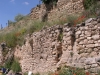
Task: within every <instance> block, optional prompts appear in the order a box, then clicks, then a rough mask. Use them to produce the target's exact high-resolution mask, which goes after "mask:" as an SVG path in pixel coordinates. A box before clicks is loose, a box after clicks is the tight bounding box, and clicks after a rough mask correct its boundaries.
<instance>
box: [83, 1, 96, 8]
mask: <svg viewBox="0 0 100 75" xmlns="http://www.w3.org/2000/svg"><path fill="white" fill-rule="evenodd" d="M97 1H98V0H84V1H83V5H84V8H85V9H89V8H90V7H91V6H92V5H94V4H96V2H97Z"/></svg>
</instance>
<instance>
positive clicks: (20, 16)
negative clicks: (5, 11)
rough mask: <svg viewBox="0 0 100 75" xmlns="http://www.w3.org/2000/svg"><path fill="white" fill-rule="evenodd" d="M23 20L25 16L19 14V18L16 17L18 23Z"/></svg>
mask: <svg viewBox="0 0 100 75" xmlns="http://www.w3.org/2000/svg"><path fill="white" fill-rule="evenodd" d="M23 18H24V15H22V14H18V15H17V16H15V21H16V22H18V21H20V20H22V19H23Z"/></svg>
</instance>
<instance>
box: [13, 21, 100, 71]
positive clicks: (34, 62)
mask: <svg viewBox="0 0 100 75" xmlns="http://www.w3.org/2000/svg"><path fill="white" fill-rule="evenodd" d="M95 21H96V20H95ZM88 22H89V23H86V25H84V26H81V25H80V26H77V27H75V32H73V28H72V27H70V26H63V25H62V27H60V26H52V27H49V28H45V29H42V30H41V31H39V32H35V33H33V34H32V35H31V36H30V37H26V38H27V39H26V42H25V44H24V45H23V46H22V47H18V48H16V51H15V56H16V57H20V63H21V66H22V71H23V72H26V71H28V70H32V71H33V72H38V71H39V72H47V71H54V70H56V68H57V67H60V66H61V65H66V66H74V67H80V68H82V67H83V68H85V70H90V71H91V72H96V71H95V70H94V69H96V68H97V67H100V58H99V57H100V33H99V29H98V27H99V24H96V22H94V20H92V19H91V20H90V21H88ZM93 22H94V23H95V27H94V26H93V24H92V23H93ZM90 25H91V26H90ZM72 32H73V35H71V34H72ZM30 38H31V39H30ZM32 68H33V69H32ZM45 68H46V69H45ZM92 69H93V71H92Z"/></svg>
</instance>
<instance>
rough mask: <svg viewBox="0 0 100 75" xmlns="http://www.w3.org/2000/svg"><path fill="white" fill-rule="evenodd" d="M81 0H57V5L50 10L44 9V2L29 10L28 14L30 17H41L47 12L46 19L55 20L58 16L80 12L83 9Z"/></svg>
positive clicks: (62, 16) (64, 16) (63, 16)
mask: <svg viewBox="0 0 100 75" xmlns="http://www.w3.org/2000/svg"><path fill="white" fill-rule="evenodd" d="M82 1H83V0H58V2H57V6H56V7H53V9H52V10H50V11H46V7H45V5H44V4H41V5H40V6H37V7H35V8H33V9H32V10H31V13H30V16H31V18H32V19H40V20H41V19H42V17H43V16H44V15H46V13H47V12H48V15H47V16H48V20H57V19H58V18H59V19H61V18H66V16H67V15H70V14H78V13H81V12H82V11H83V9H84V7H83V2H82Z"/></svg>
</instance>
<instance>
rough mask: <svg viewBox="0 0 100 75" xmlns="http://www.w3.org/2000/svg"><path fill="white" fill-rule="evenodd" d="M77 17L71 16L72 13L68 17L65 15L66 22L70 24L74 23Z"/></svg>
mask: <svg viewBox="0 0 100 75" xmlns="http://www.w3.org/2000/svg"><path fill="white" fill-rule="evenodd" d="M77 19H78V16H73V15H69V16H68V17H67V22H68V23H71V25H74V24H75V23H74V22H75V20H77ZM77 23H79V22H77Z"/></svg>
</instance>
